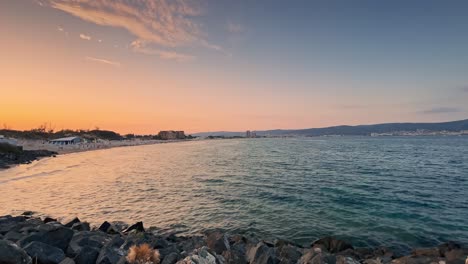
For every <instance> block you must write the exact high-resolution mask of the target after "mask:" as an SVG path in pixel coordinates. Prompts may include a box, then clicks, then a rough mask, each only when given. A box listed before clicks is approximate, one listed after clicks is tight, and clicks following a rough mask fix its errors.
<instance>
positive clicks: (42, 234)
mask: <svg viewBox="0 0 468 264" xmlns="http://www.w3.org/2000/svg"><path fill="white" fill-rule="evenodd" d="M72 237H73V230H71V229H69V228H66V227H63V226H60V225H51V224H50V223H49V224H44V225H42V226H40V227H39V228H38V232H37V233H33V234H30V235H28V236H26V237H23V238H22V239H20V240H19V241H18V244H19V245H20V246H22V247H24V246H26V245H27V244H29V243H30V242H33V241H39V242H42V243H45V244H48V245H51V246H53V247H57V248H60V249H61V250H62V251H66V250H67V247H68V243H69V242H70V240H71V239H72Z"/></svg>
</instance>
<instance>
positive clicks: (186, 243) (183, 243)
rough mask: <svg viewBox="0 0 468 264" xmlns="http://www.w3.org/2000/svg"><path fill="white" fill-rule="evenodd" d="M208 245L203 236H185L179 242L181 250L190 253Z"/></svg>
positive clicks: (178, 245)
mask: <svg viewBox="0 0 468 264" xmlns="http://www.w3.org/2000/svg"><path fill="white" fill-rule="evenodd" d="M204 246H206V241H205V239H204V238H203V237H201V236H191V237H183V239H181V240H180V242H178V243H177V247H178V248H179V250H180V251H182V252H185V253H190V252H192V251H193V250H194V249H197V248H201V247H204Z"/></svg>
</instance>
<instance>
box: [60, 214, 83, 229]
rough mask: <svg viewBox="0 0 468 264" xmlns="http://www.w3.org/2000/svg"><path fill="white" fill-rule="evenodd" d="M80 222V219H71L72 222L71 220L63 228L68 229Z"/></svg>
mask: <svg viewBox="0 0 468 264" xmlns="http://www.w3.org/2000/svg"><path fill="white" fill-rule="evenodd" d="M80 222H81V221H80V219H79V218H78V217H75V218H73V220H71V221H70V222H68V223H66V224H65V225H64V226H65V227H70V228H71V227H72V226H73V225H74V224H76V223H80Z"/></svg>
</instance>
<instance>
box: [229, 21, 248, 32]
mask: <svg viewBox="0 0 468 264" xmlns="http://www.w3.org/2000/svg"><path fill="white" fill-rule="evenodd" d="M227 30H228V31H229V32H230V33H235V34H239V33H242V32H244V27H243V26H242V25H241V24H236V23H232V22H228V24H227Z"/></svg>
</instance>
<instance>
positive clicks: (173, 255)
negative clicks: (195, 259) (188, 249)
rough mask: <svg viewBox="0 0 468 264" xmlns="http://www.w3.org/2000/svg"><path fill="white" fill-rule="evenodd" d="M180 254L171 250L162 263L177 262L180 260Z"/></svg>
mask: <svg viewBox="0 0 468 264" xmlns="http://www.w3.org/2000/svg"><path fill="white" fill-rule="evenodd" d="M179 257H180V256H179V254H177V253H176V252H171V253H169V255H167V256H165V257H164V259H163V261H162V262H161V264H175V263H176V262H177V261H178V260H179Z"/></svg>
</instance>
